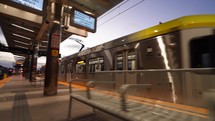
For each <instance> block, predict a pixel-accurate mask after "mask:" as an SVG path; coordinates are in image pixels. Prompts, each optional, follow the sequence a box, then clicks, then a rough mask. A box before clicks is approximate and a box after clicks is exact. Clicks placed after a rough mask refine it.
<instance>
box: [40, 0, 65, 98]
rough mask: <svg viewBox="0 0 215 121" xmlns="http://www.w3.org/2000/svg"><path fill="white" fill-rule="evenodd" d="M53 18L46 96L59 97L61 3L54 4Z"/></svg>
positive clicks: (50, 29) (50, 31)
mask: <svg viewBox="0 0 215 121" xmlns="http://www.w3.org/2000/svg"><path fill="white" fill-rule="evenodd" d="M52 5H53V6H54V7H52V8H53V11H54V13H53V18H52V20H51V21H52V22H51V23H50V26H49V37H48V50H47V61H46V70H45V71H46V73H45V84H44V95H47V96H49V95H57V81H58V58H59V45H60V42H61V9H62V3H61V1H56V2H55V3H52Z"/></svg>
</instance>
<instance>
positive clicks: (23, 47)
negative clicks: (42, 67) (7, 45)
mask: <svg viewBox="0 0 215 121" xmlns="http://www.w3.org/2000/svg"><path fill="white" fill-rule="evenodd" d="M15 46H16V47H20V48H23V49H28V48H27V47H23V46H19V45H15Z"/></svg>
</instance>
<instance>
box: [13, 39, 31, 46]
mask: <svg viewBox="0 0 215 121" xmlns="http://www.w3.org/2000/svg"><path fill="white" fill-rule="evenodd" d="M14 42H17V43H20V44H23V45H30V44H28V43H25V42H21V41H18V40H14Z"/></svg>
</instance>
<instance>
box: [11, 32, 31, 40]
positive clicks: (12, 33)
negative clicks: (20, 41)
mask: <svg viewBox="0 0 215 121" xmlns="http://www.w3.org/2000/svg"><path fill="white" fill-rule="evenodd" d="M12 35H14V36H17V37H21V38H24V39H27V40H31V38H29V37H25V36H22V35H19V34H15V33H12Z"/></svg>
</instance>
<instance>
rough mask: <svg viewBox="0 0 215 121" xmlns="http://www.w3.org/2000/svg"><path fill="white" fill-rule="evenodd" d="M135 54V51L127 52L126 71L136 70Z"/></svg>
mask: <svg viewBox="0 0 215 121" xmlns="http://www.w3.org/2000/svg"><path fill="white" fill-rule="evenodd" d="M135 60H136V54H135V51H129V52H128V67H127V70H135V69H136V61H135Z"/></svg>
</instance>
